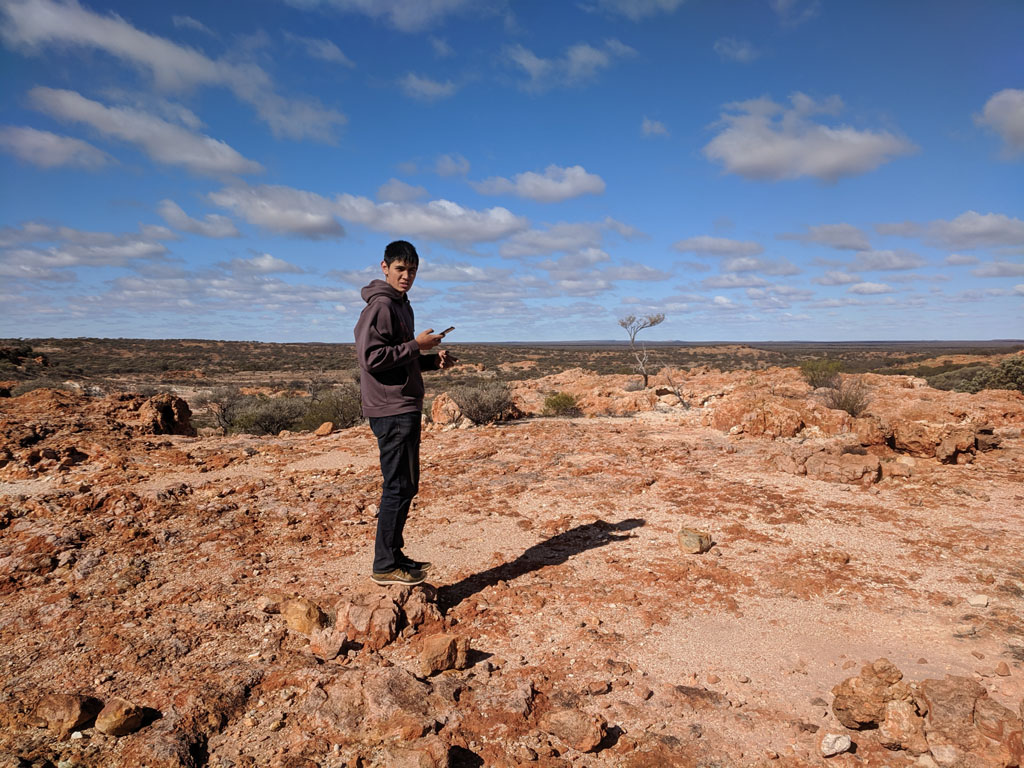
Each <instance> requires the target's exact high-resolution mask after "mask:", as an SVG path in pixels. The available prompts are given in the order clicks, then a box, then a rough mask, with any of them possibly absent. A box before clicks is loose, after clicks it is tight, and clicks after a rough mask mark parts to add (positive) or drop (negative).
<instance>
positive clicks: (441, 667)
mask: <svg viewBox="0 0 1024 768" xmlns="http://www.w3.org/2000/svg"><path fill="white" fill-rule="evenodd" d="M457 658H458V638H457V637H455V635H448V634H444V635H434V636H432V637H428V638H427V639H426V640H424V641H423V650H422V651H420V674H421V675H422V676H423V677H430V676H431V675H433V674H436V673H438V672H444V671H445V670H448V669H452V668H453V667H454V666H455V661H456V659H457Z"/></svg>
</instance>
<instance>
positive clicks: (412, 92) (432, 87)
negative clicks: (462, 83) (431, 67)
mask: <svg viewBox="0 0 1024 768" xmlns="http://www.w3.org/2000/svg"><path fill="white" fill-rule="evenodd" d="M398 84H399V85H400V86H401V88H402V90H403V91H405V95H406V96H410V97H411V98H414V99H419V100H420V101H437V100H439V99H447V98H450V97H451V96H454V95H455V92H456V91H458V89H459V88H458V86H457V85H455V83H453V82H452V81H451V80H446V81H445V82H443V83H442V82H439V81H437V80H431V79H430V78H429V77H424V76H422V75H417V74H416V73H414V72H410V73H409V74H407V75H406V76H405V77H403V78H402V79H401V80H400V81H399V82H398Z"/></svg>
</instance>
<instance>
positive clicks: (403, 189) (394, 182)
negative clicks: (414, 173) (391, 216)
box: [377, 179, 429, 203]
mask: <svg viewBox="0 0 1024 768" xmlns="http://www.w3.org/2000/svg"><path fill="white" fill-rule="evenodd" d="M428 194H429V193H428V192H427V190H426V189H424V188H423V187H414V186H413V185H412V184H406V183H405V182H404V181H402V180H401V179H388V180H387V181H386V182H384V183H383V184H381V185H380V186H379V187H378V188H377V199H378V200H381V201H384V202H388V203H404V202H407V201H409V200H419V199H421V198H424V197H427V195H428Z"/></svg>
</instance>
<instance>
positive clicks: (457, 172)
mask: <svg viewBox="0 0 1024 768" xmlns="http://www.w3.org/2000/svg"><path fill="white" fill-rule="evenodd" d="M434 173H436V174H437V175H438V176H465V175H466V174H467V173H469V160H467V159H466V158H464V157H463V156H462V155H441V156H440V157H438V158H437V162H435V163H434Z"/></svg>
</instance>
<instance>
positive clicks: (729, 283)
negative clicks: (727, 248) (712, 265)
mask: <svg viewBox="0 0 1024 768" xmlns="http://www.w3.org/2000/svg"><path fill="white" fill-rule="evenodd" d="M700 284H701V287H702V288H761V287H763V286H766V285H770V283H769V282H768V281H767V280H765V279H764V278H763V277H758V276H757V275H753V274H750V273H749V272H747V273H736V272H726V273H725V274H724V275H715V276H714V277H709V278H706V279H704V280H701V281H700Z"/></svg>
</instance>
